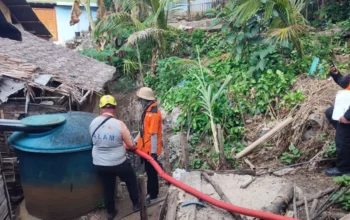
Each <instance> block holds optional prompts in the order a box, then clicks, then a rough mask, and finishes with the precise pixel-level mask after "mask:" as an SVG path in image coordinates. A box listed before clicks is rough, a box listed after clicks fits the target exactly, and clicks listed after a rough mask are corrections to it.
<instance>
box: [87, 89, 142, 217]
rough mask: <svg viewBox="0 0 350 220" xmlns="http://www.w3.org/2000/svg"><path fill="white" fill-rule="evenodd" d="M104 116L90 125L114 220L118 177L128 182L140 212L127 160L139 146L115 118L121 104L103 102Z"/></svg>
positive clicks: (107, 98) (107, 99)
mask: <svg viewBox="0 0 350 220" xmlns="http://www.w3.org/2000/svg"><path fill="white" fill-rule="evenodd" d="M99 106H100V108H101V115H100V116H98V117H97V118H95V119H94V120H93V121H92V122H91V124H90V134H91V137H92V143H93V148H92V158H93V164H94V165H95V167H96V170H97V173H98V175H99V176H100V178H101V180H102V183H103V189H104V199H105V206H106V209H107V213H108V219H109V220H110V219H114V217H115V216H116V215H117V213H118V210H117V209H116V208H115V185H116V177H117V176H119V178H120V179H121V180H122V181H124V182H125V184H126V186H127V188H128V191H129V196H130V199H131V201H132V203H133V210H134V211H137V210H139V194H138V188H137V180H136V174H135V172H134V170H133V168H132V166H131V164H130V162H129V161H128V159H127V158H126V150H135V149H136V146H135V145H134V143H133V140H132V138H131V136H130V132H129V130H128V128H127V127H126V125H125V124H124V123H123V122H122V121H120V120H117V119H116V118H115V113H116V106H117V103H116V101H115V99H114V98H113V96H110V95H106V96H103V97H102V98H101V100H100V105H99Z"/></svg>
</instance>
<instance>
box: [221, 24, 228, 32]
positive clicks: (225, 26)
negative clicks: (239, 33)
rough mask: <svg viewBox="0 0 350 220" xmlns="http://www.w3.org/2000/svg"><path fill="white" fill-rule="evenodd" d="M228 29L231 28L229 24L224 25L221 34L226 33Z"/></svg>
mask: <svg viewBox="0 0 350 220" xmlns="http://www.w3.org/2000/svg"><path fill="white" fill-rule="evenodd" d="M228 27H229V24H228V23H225V24H223V25H222V27H221V32H226V31H227V28H228Z"/></svg>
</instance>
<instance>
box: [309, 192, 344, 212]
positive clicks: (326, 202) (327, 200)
mask: <svg viewBox="0 0 350 220" xmlns="http://www.w3.org/2000/svg"><path fill="white" fill-rule="evenodd" d="M341 188H342V185H339V187H338V188H336V189H335V190H333V192H332V194H331V195H330V196H329V197H328V199H327V200H326V201H325V202H324V203H323V204H322V205H321V206H320V207H319V208H318V210H321V209H322V208H323V207H324V206H325V205H326V204H327V203H328V201H329V200H330V199H331V198H332V197H333V195H334V194H335V193H336V192H338V191H339V190H340V189H341ZM317 212H318V211H315V213H314V214H316V213H317Z"/></svg>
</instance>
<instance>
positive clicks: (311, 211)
mask: <svg viewBox="0 0 350 220" xmlns="http://www.w3.org/2000/svg"><path fill="white" fill-rule="evenodd" d="M317 204H318V199H314V201H312V205H311V209H310V215H311V216H313V215H314V214H315V211H316V208H317Z"/></svg>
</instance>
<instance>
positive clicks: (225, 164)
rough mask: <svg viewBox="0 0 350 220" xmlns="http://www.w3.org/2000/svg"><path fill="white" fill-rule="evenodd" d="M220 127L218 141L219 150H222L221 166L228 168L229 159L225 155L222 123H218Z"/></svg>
mask: <svg viewBox="0 0 350 220" xmlns="http://www.w3.org/2000/svg"><path fill="white" fill-rule="evenodd" d="M217 127H218V139H219V140H218V141H219V150H220V165H219V167H221V168H223V169H226V168H227V161H226V157H225V149H224V136H223V132H222V128H221V125H219V124H218V125H217Z"/></svg>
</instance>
